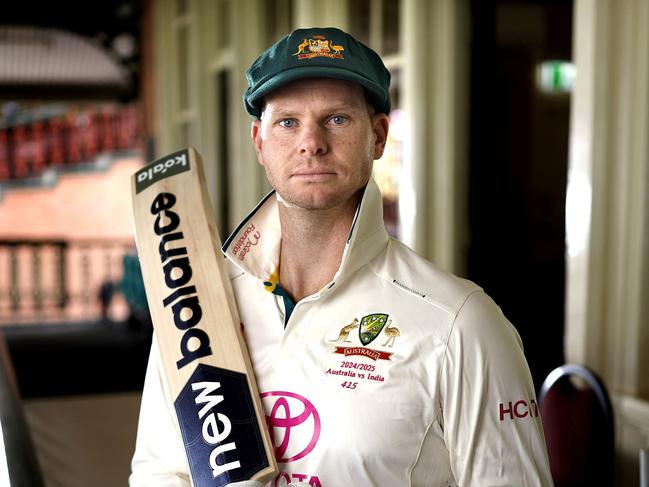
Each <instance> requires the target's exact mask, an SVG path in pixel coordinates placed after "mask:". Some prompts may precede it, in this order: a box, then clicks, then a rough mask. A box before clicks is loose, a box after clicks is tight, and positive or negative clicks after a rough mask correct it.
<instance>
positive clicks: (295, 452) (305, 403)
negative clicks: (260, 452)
mask: <svg viewBox="0 0 649 487" xmlns="http://www.w3.org/2000/svg"><path fill="white" fill-rule="evenodd" d="M261 397H262V398H263V399H265V401H264V403H265V404H266V405H268V406H270V404H272V408H270V415H266V424H268V430H269V431H270V436H271V439H272V441H273V447H274V448H275V458H276V459H277V461H278V462H280V463H289V462H294V461H296V460H299V459H300V458H303V457H305V456H307V455H308V454H309V453H311V451H313V449H314V448H315V445H316V443H317V442H318V438H320V416H319V415H318V411H317V410H316V408H315V407H314V406H313V404H311V402H310V401H309V400H308V399H306V398H304V397H302V396H300V395H299V394H295V393H293V392H286V391H270V392H264V393H263V394H262V395H261ZM273 399H274V402H271V401H273ZM265 409H266V411H268V410H269V408H268V407H266V408H265Z"/></svg>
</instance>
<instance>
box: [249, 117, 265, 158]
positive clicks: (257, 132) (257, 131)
mask: <svg viewBox="0 0 649 487" xmlns="http://www.w3.org/2000/svg"><path fill="white" fill-rule="evenodd" d="M250 137H251V138H252V144H253V145H254V147H255V153H256V154H257V162H259V164H261V165H262V166H263V165H264V162H263V160H262V157H261V144H262V140H261V120H254V121H253V122H252V124H251V125H250Z"/></svg>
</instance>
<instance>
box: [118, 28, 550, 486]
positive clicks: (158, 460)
mask: <svg viewBox="0 0 649 487" xmlns="http://www.w3.org/2000/svg"><path fill="white" fill-rule="evenodd" d="M247 74H248V82H249V86H248V89H247V91H246V93H245V96H244V101H245V107H246V110H247V111H248V113H250V114H251V115H252V116H253V117H255V120H254V121H253V122H252V131H251V133H252V140H253V144H254V147H255V151H256V153H257V158H258V160H259V163H260V164H261V165H262V166H263V167H264V169H265V171H266V175H267V177H268V180H269V182H270V184H271V185H272V187H273V188H274V190H275V191H274V192H273V193H271V194H270V195H269V196H268V197H266V198H265V199H264V200H263V201H262V202H261V203H260V204H259V206H258V207H257V208H255V209H254V210H253V211H252V213H251V214H250V215H249V216H248V217H247V218H246V219H245V220H244V221H243V222H242V223H241V225H240V226H239V227H238V228H237V230H235V232H234V233H233V234H232V236H231V237H230V238H229V239H228V240H227V241H226V242H225V244H224V246H223V251H224V253H225V255H226V256H227V257H228V259H229V261H230V263H231V264H232V272H231V278H232V285H233V287H234V291H235V294H236V296H237V300H238V306H239V311H240V314H241V319H242V322H243V325H244V333H245V337H246V341H247V343H248V347H249V350H250V354H251V357H252V361H253V365H254V369H255V375H256V377H257V381H258V385H259V389H260V392H261V395H262V400H263V403H264V408H265V410H266V416H267V418H268V421H269V424H270V429H271V436H273V437H274V445H275V455H276V457H277V459H278V462H279V465H280V467H281V473H280V475H279V476H278V477H277V479H276V480H275V481H274V482H273V483H272V485H279V486H284V485H288V484H289V483H290V484H291V485H295V486H304V487H306V486H323V487H325V486H326V487H333V486H389V487H392V486H394V487H398V486H408V485H411V486H431V487H433V486H434V487H437V486H458V485H459V486H505V485H507V486H516V487H524V486H537V487H545V486H550V485H552V480H551V478H550V473H549V467H548V461H547V454H546V449H545V444H544V439H543V433H542V429H541V425H540V418H539V417H538V407H537V405H536V402H535V393H534V389H533V386H532V383H531V379H530V375H529V371H528V368H527V364H526V361H525V358H524V355H523V352H522V349H521V344H520V339H519V337H518V335H517V333H516V331H515V330H514V328H513V327H512V326H511V325H510V324H509V322H508V321H507V320H506V319H505V317H504V316H503V315H502V313H501V311H500V309H499V308H498V307H497V306H496V305H495V304H494V303H493V301H491V300H490V299H489V298H488V297H487V296H486V295H485V294H484V292H483V291H482V290H481V289H480V288H479V287H477V286H476V285H474V284H473V283H471V282H468V281H465V280H462V279H459V278H457V277H454V276H451V275H449V274H447V273H445V272H443V271H441V270H440V269H438V268H436V267H435V266H434V265H432V264H431V263H429V262H427V261H425V260H424V259H422V258H421V257H418V256H417V255H416V254H414V253H413V252H412V251H411V250H410V249H408V248H407V247H405V246H404V245H403V244H401V243H400V242H398V241H396V240H393V239H391V238H390V237H389V236H388V234H387V232H386V230H385V227H384V225H383V220H382V211H381V208H382V206H381V196H380V193H379V190H378V188H377V186H376V184H375V183H374V181H373V180H372V178H371V171H372V164H373V161H374V160H375V159H378V158H379V157H381V155H382V153H383V150H384V147H385V142H386V137H387V133H388V125H389V123H388V118H387V114H388V113H389V111H390V98H389V94H388V87H389V80H390V75H389V73H388V71H387V69H386V68H385V66H384V65H383V63H382V61H381V60H380V58H379V56H378V55H377V54H376V53H375V52H373V51H371V50H370V49H369V48H367V47H365V46H364V45H362V44H360V43H359V42H358V41H356V40H355V39H354V38H352V37H351V36H349V35H348V34H346V33H344V32H342V31H340V30H338V29H332V28H322V29H321V28H314V29H302V30H297V31H294V32H293V33H291V34H290V35H288V36H287V37H285V38H284V39H282V40H281V41H279V42H278V43H277V44H275V45H274V46H272V47H271V48H270V49H268V50H267V51H266V52H265V53H263V54H262V55H261V56H260V57H259V58H258V59H257V60H256V61H255V62H254V63H253V64H252V66H251V67H250V68H249V70H248V73H247ZM161 377H162V370H161V368H160V365H159V359H158V351H157V345H156V344H155V343H154V345H153V347H152V351H151V359H150V364H149V369H148V372H147V379H146V384H145V388H144V395H143V398H142V411H143V413H142V415H141V418H140V426H139V431H138V443H137V448H136V452H135V456H134V459H133V474H132V476H131V485H132V486H133V487H137V486H144V485H156V486H181V485H183V486H185V485H188V481H187V479H188V473H187V472H188V467H187V463H186V460H185V455H184V451H183V446H182V442H181V439H180V434H179V432H178V426H177V423H176V421H175V416H174V414H173V411H172V409H171V406H169V404H170V402H171V401H170V400H169V398H168V397H167V393H166V391H165V389H164V387H165V386H164V383H163V380H162V379H161ZM252 484H253V483H250V482H246V483H243V484H241V485H252Z"/></svg>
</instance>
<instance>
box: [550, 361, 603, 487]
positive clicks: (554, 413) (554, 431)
mask: <svg viewBox="0 0 649 487" xmlns="http://www.w3.org/2000/svg"><path fill="white" fill-rule="evenodd" d="M539 406H540V409H541V419H542V421H543V429H544V432H545V439H546V444H547V447H548V455H549V458H550V468H551V470H552V478H553V479H554V484H555V487H581V486H591V485H593V486H594V485H597V486H601V487H607V486H612V485H613V482H614V465H615V436H614V419H613V408H612V407H611V401H610V398H609V395H608V392H607V390H606V387H605V386H604V383H603V382H602V380H601V379H600V378H599V377H598V376H597V375H596V374H595V373H594V372H592V371H591V370H589V369H588V368H586V367H584V366H581V365H575V364H566V365H562V366H561V367H558V368H556V369H555V370H553V371H552V372H551V373H550V374H549V375H548V377H547V378H546V379H545V381H544V382H543V385H542V386H541V390H540V392H539Z"/></svg>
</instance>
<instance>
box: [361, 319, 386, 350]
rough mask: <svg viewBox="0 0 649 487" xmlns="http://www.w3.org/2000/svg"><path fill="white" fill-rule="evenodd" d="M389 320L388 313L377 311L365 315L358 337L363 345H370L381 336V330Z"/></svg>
mask: <svg viewBox="0 0 649 487" xmlns="http://www.w3.org/2000/svg"><path fill="white" fill-rule="evenodd" d="M387 322H388V315H386V314H384V313H375V314H371V315H367V316H363V318H362V319H361V322H360V326H359V327H358V338H359V339H360V341H361V343H362V344H363V345H369V344H370V343H372V342H373V341H374V339H375V338H376V337H378V336H379V334H380V333H381V330H383V327H384V326H385V325H386V323H387Z"/></svg>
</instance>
